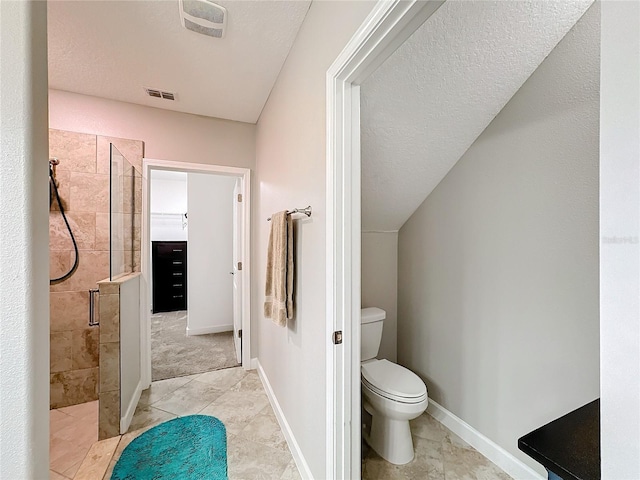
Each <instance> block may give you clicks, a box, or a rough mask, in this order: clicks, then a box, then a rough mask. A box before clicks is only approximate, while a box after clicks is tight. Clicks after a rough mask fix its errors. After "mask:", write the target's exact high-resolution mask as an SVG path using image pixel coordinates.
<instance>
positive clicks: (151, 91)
mask: <svg viewBox="0 0 640 480" xmlns="http://www.w3.org/2000/svg"><path fill="white" fill-rule="evenodd" d="M144 91H145V92H147V95H149V96H150V97H154V98H164V99H165V100H175V99H176V94H175V93H171V92H163V91H162V90H158V89H157V88H149V87H144Z"/></svg>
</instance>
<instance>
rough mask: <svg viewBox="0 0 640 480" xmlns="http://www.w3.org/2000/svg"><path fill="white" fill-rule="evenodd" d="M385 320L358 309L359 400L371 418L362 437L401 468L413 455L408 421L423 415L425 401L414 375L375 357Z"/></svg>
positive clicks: (377, 312) (421, 384)
mask: <svg viewBox="0 0 640 480" xmlns="http://www.w3.org/2000/svg"><path fill="white" fill-rule="evenodd" d="M385 317H386V313H385V312H384V310H381V309H379V308H365V309H363V310H362V315H361V325H362V335H361V337H362V349H361V351H362V354H361V368H360V371H361V384H362V399H363V406H364V408H365V410H366V411H367V412H368V413H369V414H370V415H371V417H372V419H371V429H370V431H369V433H368V434H364V438H365V441H366V442H367V443H368V444H369V446H371V448H372V449H373V450H375V451H376V453H377V454H378V455H380V456H381V457H382V458H384V459H385V460H387V461H388V462H390V463H393V464H396V465H403V464H405V463H408V462H410V461H411V460H413V456H414V453H413V440H412V438H411V428H410V426H409V420H412V419H414V418H416V417H418V416H420V415H422V413H424V411H425V410H426V409H427V405H428V403H429V399H428V396H427V387H426V385H425V384H424V382H423V381H422V380H421V379H420V377H418V376H417V375H416V374H415V373H413V372H412V371H410V370H408V369H407V368H405V367H403V366H401V365H397V364H395V363H393V362H390V361H388V360H384V359H382V360H378V359H377V358H375V355H377V354H378V348H379V345H380V340H381V338H382V321H383V320H384V318H385ZM374 352H375V353H374Z"/></svg>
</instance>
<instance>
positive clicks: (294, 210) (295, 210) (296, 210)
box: [267, 205, 311, 222]
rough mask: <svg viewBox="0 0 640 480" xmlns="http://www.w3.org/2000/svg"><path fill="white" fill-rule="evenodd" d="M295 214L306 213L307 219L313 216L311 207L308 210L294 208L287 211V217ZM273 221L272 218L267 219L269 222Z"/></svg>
mask: <svg viewBox="0 0 640 480" xmlns="http://www.w3.org/2000/svg"><path fill="white" fill-rule="evenodd" d="M294 213H304V214H305V215H306V216H307V217H310V216H311V205H309V206H308V207H307V208H294V209H293V210H287V215H293V214H294ZM270 221H271V217H269V218H267V222H270Z"/></svg>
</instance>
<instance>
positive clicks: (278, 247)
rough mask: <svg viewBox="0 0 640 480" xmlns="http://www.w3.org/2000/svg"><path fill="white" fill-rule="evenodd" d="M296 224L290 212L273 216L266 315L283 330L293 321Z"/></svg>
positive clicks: (265, 305)
mask: <svg viewBox="0 0 640 480" xmlns="http://www.w3.org/2000/svg"><path fill="white" fill-rule="evenodd" d="M293 268H294V266H293V222H292V221H291V216H290V215H287V211H286V210H283V211H282V212H278V213H274V214H273V215H272V216H271V231H270V233H269V246H268V247H267V279H266V284H265V292H264V293H265V302H264V316H265V317H266V318H270V319H272V320H273V322H274V323H275V324H276V325H280V326H281V327H284V326H286V325H287V320H288V319H291V318H293Z"/></svg>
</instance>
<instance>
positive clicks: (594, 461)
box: [518, 399, 600, 480]
mask: <svg viewBox="0 0 640 480" xmlns="http://www.w3.org/2000/svg"><path fill="white" fill-rule="evenodd" d="M518 448H519V449H520V450H522V451H523V452H524V453H526V454H527V455H529V456H530V457H531V458H533V459H534V460H535V461H537V462H539V463H541V464H542V465H543V466H544V467H545V468H546V469H547V470H550V471H552V472H553V473H555V474H556V475H558V476H560V477H562V479H563V480H600V399H597V400H594V401H593V402H591V403H587V404H586V405H584V406H583V407H580V408H578V409H577V410H574V411H573V412H571V413H567V414H566V415H564V416H562V417H560V418H558V419H557V420H554V421H553V422H551V423H547V424H546V425H544V426H543V427H540V428H538V429H537V430H534V431H533V432H531V433H528V434H526V435H525V436H523V437H521V438H520V439H519V440H518Z"/></svg>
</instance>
